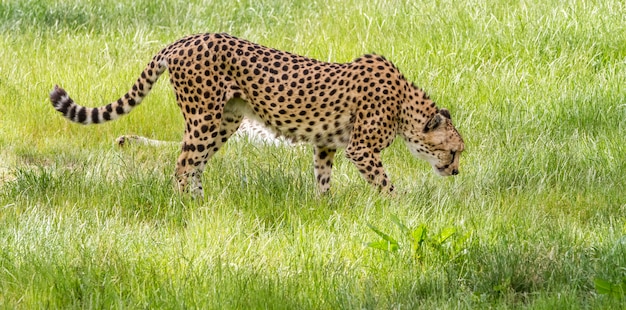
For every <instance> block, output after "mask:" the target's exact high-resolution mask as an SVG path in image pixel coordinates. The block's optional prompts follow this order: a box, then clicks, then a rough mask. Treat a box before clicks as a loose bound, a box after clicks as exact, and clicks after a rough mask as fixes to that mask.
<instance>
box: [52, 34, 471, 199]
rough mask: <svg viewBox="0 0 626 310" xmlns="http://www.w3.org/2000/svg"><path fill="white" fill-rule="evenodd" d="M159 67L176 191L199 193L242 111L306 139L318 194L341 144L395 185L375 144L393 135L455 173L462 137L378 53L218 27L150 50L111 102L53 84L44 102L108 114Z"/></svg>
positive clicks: (128, 103)
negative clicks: (291, 45)
mask: <svg viewBox="0 0 626 310" xmlns="http://www.w3.org/2000/svg"><path fill="white" fill-rule="evenodd" d="M166 69H167V70H168V71H169V77H170V82H171V84H172V86H173V88H174V92H175V94H176V101H177V103H178V106H179V107H180V109H181V111H182V114H183V117H184V119H185V131H184V137H183V141H182V147H181V153H180V155H179V157H178V160H177V162H176V169H175V178H176V182H177V185H178V189H179V190H180V191H181V192H185V193H189V194H191V195H192V196H195V197H202V196H203V189H202V180H201V177H202V173H203V171H204V167H205V165H206V163H207V161H208V160H209V159H210V158H211V157H212V156H213V155H214V154H215V152H217V151H218V150H219V149H220V147H221V146H222V145H223V144H224V143H225V142H226V141H227V140H228V138H230V136H231V135H232V134H233V133H234V132H235V131H236V130H237V128H238V127H239V126H240V124H241V122H242V120H243V119H244V117H247V118H249V119H251V120H254V121H256V122H259V123H261V124H264V125H265V126H266V127H267V128H269V129H271V130H272V131H274V132H275V133H276V134H277V135H279V136H282V137H285V138H286V139H288V140H290V141H294V142H304V143H309V144H311V145H312V146H313V153H314V175H315V180H316V183H317V191H318V192H319V193H326V192H327V191H328V190H329V189H330V180H331V169H332V166H333V158H334V156H335V153H336V152H337V149H339V148H342V149H344V154H345V156H346V157H347V158H348V159H349V160H350V161H351V162H352V163H353V164H354V165H355V166H356V168H357V169H358V171H359V172H360V173H361V175H362V176H363V178H365V180H367V181H368V182H369V183H370V184H372V185H374V186H376V187H378V188H379V189H380V191H382V192H388V193H390V192H393V191H394V186H393V185H392V183H391V182H390V180H389V177H388V176H387V173H386V172H385V169H384V168H383V164H382V161H381V151H382V150H383V149H385V148H386V147H388V146H389V145H390V144H391V143H392V142H393V141H394V139H395V138H396V136H400V137H402V138H403V139H404V140H405V142H406V145H407V146H408V148H409V151H410V152H411V153H412V154H413V155H415V156H416V157H418V158H421V159H424V160H426V161H427V162H429V163H430V165H431V166H432V168H433V169H434V171H435V172H436V173H437V174H439V175H441V176H450V175H457V174H458V173H459V159H460V155H461V152H463V150H464V148H465V144H464V142H463V138H462V137H461V135H460V134H459V132H458V131H457V129H456V128H455V126H454V125H453V123H452V120H451V117H450V112H449V111H448V110H447V109H444V108H441V109H440V108H438V107H437V106H436V104H435V102H434V101H433V100H431V99H430V98H429V96H428V95H427V94H426V93H425V92H424V91H423V90H422V89H421V88H418V87H417V86H415V84H413V83H411V82H409V81H408V80H407V79H406V78H405V77H404V75H403V74H402V73H400V71H399V70H398V69H397V68H396V66H395V65H394V64H392V63H391V62H390V61H389V60H387V59H385V58H384V57H382V56H379V55H372V54H367V55H363V56H361V57H358V58H356V59H355V60H354V61H352V62H348V63H331V62H322V61H318V60H315V59H311V58H307V57H305V56H300V55H296V54H293V53H289V52H284V51H280V50H276V49H273V48H269V47H265V46H262V45H259V44H255V43H252V42H249V41H246V40H242V39H238V38H236V37H234V36H231V35H229V34H225V33H207V34H197V35H192V36H188V37H184V38H182V39H180V40H178V41H176V42H174V43H172V44H171V45H169V46H167V47H165V48H164V49H162V50H161V51H160V52H158V53H157V54H156V55H155V56H154V57H153V58H152V60H151V61H150V62H149V64H148V65H147V66H146V67H145V69H144V70H143V72H142V73H141V76H140V77H139V78H138V79H137V81H136V82H135V83H134V85H133V86H132V88H131V89H130V90H129V91H128V92H127V93H126V94H125V95H124V96H122V97H121V98H119V99H118V100H117V101H114V102H111V103H109V104H107V105H105V106H101V107H95V108H87V107H84V106H80V105H78V104H76V103H75V102H74V100H72V99H71V98H70V97H69V95H68V94H67V92H66V91H65V90H63V89H62V88H60V87H59V86H58V85H57V86H55V87H54V89H53V90H52V92H51V93H50V100H51V102H52V105H53V106H54V108H55V109H56V110H57V111H59V112H61V113H62V114H63V115H64V116H65V117H66V118H67V119H69V120H71V121H73V122H77V123H80V124H98V123H104V122H108V121H112V120H115V119H118V118H119V117H121V116H123V115H125V114H128V113H129V112H130V111H131V110H132V109H133V108H134V107H136V106H137V105H138V104H140V103H141V101H142V100H143V99H144V98H145V97H146V96H147V95H148V93H149V92H150V90H151V89H152V87H153V86H154V84H155V82H156V81H157V79H158V78H159V76H160V75H161V74H162V73H163V72H165V70H166Z"/></svg>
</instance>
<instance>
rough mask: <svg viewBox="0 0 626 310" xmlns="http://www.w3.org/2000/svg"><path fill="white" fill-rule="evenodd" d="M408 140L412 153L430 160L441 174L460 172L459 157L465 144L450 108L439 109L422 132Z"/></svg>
mask: <svg viewBox="0 0 626 310" xmlns="http://www.w3.org/2000/svg"><path fill="white" fill-rule="evenodd" d="M415 138H416V139H415ZM406 142H407V145H408V147H409V150H410V151H411V153H413V155H415V156H416V157H418V158H421V159H423V160H426V161H427V162H429V163H430V164H431V165H432V167H433V170H435V172H436V173H438V174H439V175H441V176H450V175H457V174H459V158H460V157H461V152H463V150H464V149H465V144H464V143H463V138H462V137H461V135H460V134H459V132H458V131H457V130H456V128H455V127H454V125H453V124H452V120H451V119H450V112H448V110H446V109H441V110H439V112H438V113H437V114H435V116H433V118H432V119H431V120H430V121H428V123H427V124H426V126H425V127H424V129H423V132H422V133H419V134H416V135H415V137H408V139H407V140H406Z"/></svg>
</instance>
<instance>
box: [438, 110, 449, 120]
mask: <svg viewBox="0 0 626 310" xmlns="http://www.w3.org/2000/svg"><path fill="white" fill-rule="evenodd" d="M439 114H441V115H443V116H444V117H445V118H447V119H451V117H450V111H448V109H439Z"/></svg>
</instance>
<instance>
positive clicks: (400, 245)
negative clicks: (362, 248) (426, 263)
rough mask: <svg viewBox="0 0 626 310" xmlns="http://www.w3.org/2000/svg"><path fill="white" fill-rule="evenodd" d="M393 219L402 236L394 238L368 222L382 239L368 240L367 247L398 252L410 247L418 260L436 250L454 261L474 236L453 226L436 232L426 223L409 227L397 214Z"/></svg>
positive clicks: (463, 251) (464, 250)
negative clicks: (432, 231) (461, 232)
mask: <svg viewBox="0 0 626 310" xmlns="http://www.w3.org/2000/svg"><path fill="white" fill-rule="evenodd" d="M391 220H392V221H393V222H394V224H396V226H398V228H399V229H400V232H401V238H394V237H392V236H391V235H390V234H387V233H384V232H383V231H381V230H380V229H378V228H376V227H375V226H374V225H372V224H368V226H369V228H370V229H371V230H372V231H374V232H375V233H376V234H377V235H378V236H380V237H381V238H382V240H378V241H374V242H368V243H367V244H366V245H367V247H369V248H373V249H378V250H383V251H387V252H398V251H399V250H401V249H405V248H410V249H411V254H412V256H413V257H414V258H415V259H416V260H418V261H420V260H422V259H423V258H424V257H425V256H426V255H428V253H431V252H436V253H438V255H439V256H440V257H442V258H444V259H445V260H446V261H452V260H455V259H456V258H458V257H459V256H461V255H463V254H465V253H466V252H467V248H468V243H469V241H470V239H471V236H472V233H471V232H468V233H465V234H460V233H459V232H458V231H457V229H456V228H455V227H452V226H448V227H445V228H444V229H442V230H441V231H440V232H438V233H436V234H431V233H429V230H428V227H427V226H426V224H420V225H418V226H417V227H415V228H409V227H408V226H406V225H405V224H404V223H402V221H400V219H399V218H398V217H397V216H396V215H392V216H391ZM398 240H401V241H398Z"/></svg>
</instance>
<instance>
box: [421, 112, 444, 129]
mask: <svg viewBox="0 0 626 310" xmlns="http://www.w3.org/2000/svg"><path fill="white" fill-rule="evenodd" d="M441 121H443V117H442V116H441V114H439V113H437V114H435V116H433V118H431V119H430V121H428V123H427V124H426V127H424V132H429V131H431V130H433V129H435V128H437V127H438V126H439V124H441Z"/></svg>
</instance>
